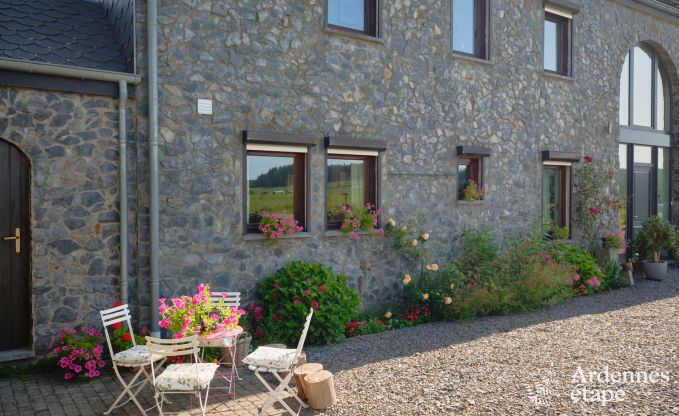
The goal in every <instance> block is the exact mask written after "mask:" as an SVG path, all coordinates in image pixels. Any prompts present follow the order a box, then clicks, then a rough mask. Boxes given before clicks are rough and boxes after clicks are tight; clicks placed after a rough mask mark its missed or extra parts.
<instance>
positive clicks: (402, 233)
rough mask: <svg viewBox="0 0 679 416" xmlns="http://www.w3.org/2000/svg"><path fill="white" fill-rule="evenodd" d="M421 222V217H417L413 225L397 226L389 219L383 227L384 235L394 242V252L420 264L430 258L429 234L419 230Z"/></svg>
mask: <svg viewBox="0 0 679 416" xmlns="http://www.w3.org/2000/svg"><path fill="white" fill-rule="evenodd" d="M422 221H423V220H422V217H420V216H418V217H417V218H416V220H415V224H397V223H396V221H395V220H394V219H393V218H389V220H388V221H387V226H386V227H385V231H386V234H387V235H388V236H389V237H391V238H392V239H393V241H394V246H393V247H394V250H396V251H398V252H399V253H401V254H402V255H403V256H405V257H406V258H408V259H409V260H411V261H413V262H417V263H420V264H422V262H424V261H426V260H427V259H428V258H429V256H430V249H429V245H430V241H429V233H428V232H426V231H422V230H420V228H422V227H421V223H422Z"/></svg>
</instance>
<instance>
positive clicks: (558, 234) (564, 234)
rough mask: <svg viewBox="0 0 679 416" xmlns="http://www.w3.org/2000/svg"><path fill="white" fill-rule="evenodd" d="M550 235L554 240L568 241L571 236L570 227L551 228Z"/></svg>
mask: <svg viewBox="0 0 679 416" xmlns="http://www.w3.org/2000/svg"><path fill="white" fill-rule="evenodd" d="M549 234H550V235H551V236H552V238H553V239H554V240H566V239H568V235H569V231H568V227H551V228H550V229H549Z"/></svg>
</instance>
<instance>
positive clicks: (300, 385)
mask: <svg viewBox="0 0 679 416" xmlns="http://www.w3.org/2000/svg"><path fill="white" fill-rule="evenodd" d="M319 371H323V364H317V363H308V364H302V365H300V366H298V367H297V368H295V372H294V373H293V374H294V376H295V384H296V385H297V397H299V398H300V399H302V400H306V398H307V396H306V393H305V391H306V388H305V381H304V378H305V377H306V376H308V375H310V374H314V373H317V372H319Z"/></svg>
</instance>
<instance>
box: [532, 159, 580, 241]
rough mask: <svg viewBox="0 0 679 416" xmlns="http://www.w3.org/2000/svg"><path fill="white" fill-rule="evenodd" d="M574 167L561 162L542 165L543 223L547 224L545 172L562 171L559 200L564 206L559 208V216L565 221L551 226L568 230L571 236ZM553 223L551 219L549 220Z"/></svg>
mask: <svg viewBox="0 0 679 416" xmlns="http://www.w3.org/2000/svg"><path fill="white" fill-rule="evenodd" d="M571 167H572V165H571V164H570V163H559V162H544V163H543V164H542V178H543V179H542V181H541V182H542V184H541V186H540V187H541V195H540V196H541V198H540V199H541V201H542V202H541V205H542V207H541V212H542V215H541V217H542V222H543V224H545V208H546V207H545V206H544V196H545V189H544V177H545V171H546V170H557V171H561V176H560V177H561V183H560V190H561V192H560V195H559V198H560V199H561V201H563V202H562V204H561V207H560V208H559V216H560V218H561V219H562V221H563V224H550V225H552V226H554V227H559V228H564V227H565V228H568V234H569V235H570V232H571V216H570V211H571V194H572V189H571V187H572V182H573V181H572V178H571V175H572V171H573V169H571ZM549 220H550V222H551V218H550V219H549Z"/></svg>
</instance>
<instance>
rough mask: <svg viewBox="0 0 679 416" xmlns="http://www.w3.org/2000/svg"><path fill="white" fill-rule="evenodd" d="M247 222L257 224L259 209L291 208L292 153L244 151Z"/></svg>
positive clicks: (289, 211) (290, 211)
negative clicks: (245, 158)
mask: <svg viewBox="0 0 679 416" xmlns="http://www.w3.org/2000/svg"><path fill="white" fill-rule="evenodd" d="M247 165H248V190H247V195H248V201H247V205H248V224H257V223H259V221H260V219H261V214H262V213H263V212H268V213H271V214H272V213H275V212H283V211H285V212H286V214H285V215H284V216H286V217H289V218H293V217H294V212H295V198H294V186H295V185H294V184H295V174H294V172H295V171H294V165H295V159H294V157H292V156H254V155H248V161H247Z"/></svg>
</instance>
